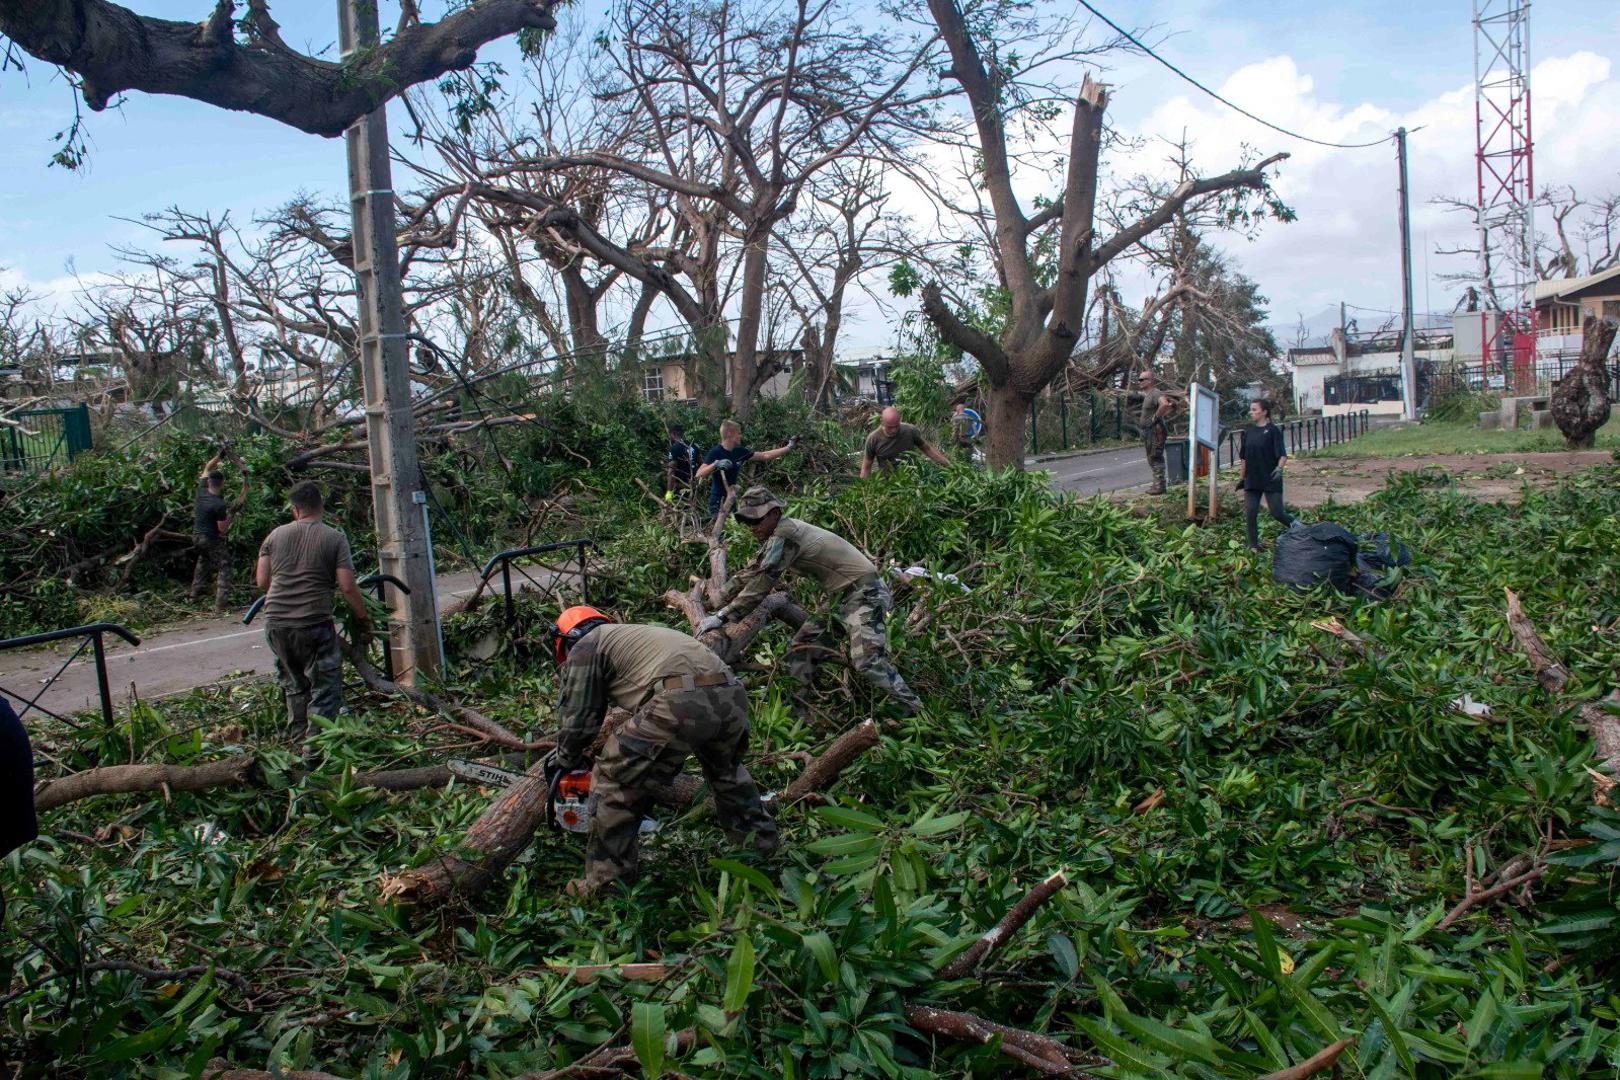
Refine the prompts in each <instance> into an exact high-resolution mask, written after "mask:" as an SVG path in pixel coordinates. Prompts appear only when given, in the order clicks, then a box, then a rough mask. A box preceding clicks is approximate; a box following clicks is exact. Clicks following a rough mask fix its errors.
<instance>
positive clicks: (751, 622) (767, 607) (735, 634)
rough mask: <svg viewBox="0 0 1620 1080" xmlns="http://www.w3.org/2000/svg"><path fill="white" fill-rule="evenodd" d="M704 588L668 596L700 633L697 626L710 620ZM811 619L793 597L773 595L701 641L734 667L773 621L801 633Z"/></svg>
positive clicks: (665, 596) (666, 600) (785, 594)
mask: <svg viewBox="0 0 1620 1080" xmlns="http://www.w3.org/2000/svg"><path fill="white" fill-rule="evenodd" d="M701 588H702V587H701V586H697V587H694V588H693V589H692V590H691V591H690V592H677V591H676V590H674V589H670V590H669V591H668V592H666V593H664V603H666V604H668V605H669V606H670V607H672V608H674V609H675V610H676V611H679V612H680V613H681V614H682V615H684V616H686V621H687V622H688V623H690V624H691V626H692V627H693V628H694V629H696V627H697V624H698V623H700V622H702V621H703V620H704V619H705V618H707V617H708V612H707V611H705V610H704V608H703V601H702V600H701V599H700V598H699V596H698V593H699V592H700V590H701ZM807 618H809V616H808V615H806V614H805V611H804V609H803V608H801V607H799V606H798V605H797V604H795V603H794V602H793V599H792V597H790V596H788V594H787V593H785V592H773V593H771V594H770V595H768V596H766V597H765V599H763V600H761V601H760V602H759V605H758V606H757V607H755V608H754V610H753V611H750V612H749V613H748V614H747V616H745V617H744V618H741V619H738V620H737V621H736V622H734V623H727V624H726V625H725V626H723V627H721V628H720V629H718V630H710V631H709V632H708V633H707V634H704V635H703V636H702V637H699V638H698V640H699V641H701V642H702V643H703V644H705V645H707V646H708V647H709V649H710V651H712V652H713V653H714V654H715V655H716V656H718V657H719V658H720V659H721V660H724V661H725V662H726V663H727V664H731V663H733V662H735V661H736V659H737V658H738V657H739V656H741V655H742V654H743V653H744V652H746V651H747V650H748V646H749V645H751V644H753V642H754V639H755V638H756V637H758V636H759V635H760V633H761V632H762V631H763V630H764V629H765V627H766V625H767V624H768V623H769V622H770V621H771V620H772V619H780V620H781V621H782V622H785V623H787V624H788V625H789V626H791V627H792V628H793V629H795V630H797V629H798V628H799V627H800V626H803V625H804V622H805V620H806V619H807Z"/></svg>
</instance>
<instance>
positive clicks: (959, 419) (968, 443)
mask: <svg viewBox="0 0 1620 1080" xmlns="http://www.w3.org/2000/svg"><path fill="white" fill-rule="evenodd" d="M983 433H984V421H983V420H982V419H980V417H979V414H978V412H977V411H976V410H974V409H970V408H968V407H967V406H966V405H963V404H962V403H961V402H957V403H956V405H955V407H954V408H952V409H951V445H952V447H953V448H954V449H955V450H956V455H957V457H959V458H961V459H962V460H963V461H966V462H969V463H972V461H973V444H974V443H976V442H978V440H979V436H980V435H981V434H983Z"/></svg>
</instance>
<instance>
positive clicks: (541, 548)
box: [478, 539, 596, 619]
mask: <svg viewBox="0 0 1620 1080" xmlns="http://www.w3.org/2000/svg"><path fill="white" fill-rule="evenodd" d="M595 546H596V541H594V540H590V539H580V540H558V541H556V542H555V543H551V544H537V545H535V546H533V547H521V548H510V549H508V550H506V551H498V552H496V553H495V554H494V555H492V556H490V559H489V562H487V563H485V564H484V569H483V571H482V572H481V573H480V574H479V575H478V584H479V585H480V586H482V585H483V584H484V583H485V582H487V581H489V576H490V575H491V574H493V573H494V572H495V567H496V566H497V565H498V566H500V568H501V588H502V591H503V592H504V593H505V596H506V604H505V607H506V617H507V618H508V619H510V618H511V617H512V615H513V613H514V610H515V609H514V607H513V604H512V560H513V559H522V558H527V557H528V556H530V555H544V554H546V553H547V552H549V551H560V550H562V549H563V548H574V549H575V550H576V551H577V553H578V557H579V594H580V597H581V599H584V600H587V601H588V600H589V599H590V573H589V571H588V570H587V568H586V565H585V549H586V548H589V547H595Z"/></svg>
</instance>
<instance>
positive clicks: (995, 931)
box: [939, 870, 1069, 982]
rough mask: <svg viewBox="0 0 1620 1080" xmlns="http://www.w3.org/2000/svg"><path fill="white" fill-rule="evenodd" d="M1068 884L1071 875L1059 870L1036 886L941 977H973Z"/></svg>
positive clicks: (952, 962)
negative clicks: (990, 957)
mask: <svg viewBox="0 0 1620 1080" xmlns="http://www.w3.org/2000/svg"><path fill="white" fill-rule="evenodd" d="M1068 883H1069V878H1068V875H1067V874H1065V873H1064V872H1063V871H1061V870H1059V871H1058V872H1057V873H1055V874H1053V875H1052V876H1051V877H1049V878H1047V879H1046V880H1045V881H1043V882H1041V883H1040V884H1039V885H1037V886H1035V887H1034V888H1033V889H1031V890H1030V891H1029V893H1028V894H1027V895H1026V896H1025V897H1024V898H1023V899H1022V900H1020V901H1018V903H1016V904H1014V905H1013V907H1012V910H1010V911H1008V912H1007V914H1005V915H1003V916H1002V917H1001V921H1000V922H998V923H996V925H995V926H993V927H991V928H990V929H989V930H987V931H985V932H984V933H983V934H982V935H980V937H979V940H977V941H975V942H974V943H973V944H972V945H969V946H968V947H967V949H965V950H964V951H963V952H962V954H961V955H960V956H958V957H957V958H956V959H954V960H952V961H951V962H950V963H948V964H946V965H945V966H944V967H942V968H940V969H939V977H940V978H941V979H944V980H945V981H947V982H949V981H950V980H952V979H960V978H963V977H965V976H967V975H971V974H972V973H973V972H974V971H975V970H976V969H977V968H978V967H979V965H980V964H982V963H983V962H984V961H985V959H986V958H987V957H989V955H990V954H991V953H992V952H994V951H995V949H996V948H997V947H998V946H999V945H1001V943H1002V942H1004V941H1006V940H1007V939H1008V938H1010V937H1012V936H1013V935H1014V934H1016V933H1018V931H1019V930H1020V929H1022V928H1023V925H1024V924H1025V923H1027V922H1029V920H1030V919H1031V918H1033V917H1034V915H1035V912H1036V911H1037V910H1038V909H1039V908H1040V906H1041V905H1042V904H1044V903H1046V902H1047V901H1048V900H1050V899H1051V898H1052V897H1053V896H1054V895H1056V893H1057V891H1058V890H1059V889H1061V888H1063V886H1065V885H1067V884H1068Z"/></svg>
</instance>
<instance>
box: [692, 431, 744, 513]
mask: <svg viewBox="0 0 1620 1080" xmlns="http://www.w3.org/2000/svg"><path fill="white" fill-rule="evenodd" d="M753 456H754V452H753V451H752V450H750V449H748V447H746V446H744V445H743V444H742V443H738V444H737V445H736V446H734V447H732V448H731V449H730V450H727V449H726V448H725V447H724V446H718V445H717V446H713V447H710V449H709V452H708V453H707V454H705V455H704V456H703V464H705V465H713V466H714V467H715V468H714V472H712V473H710V474H709V476H710V478H711V479H710V480H709V505H710V507H712V508H713V509H715V510H718V509H719V508H720V504H721V503H723V502H725V500H726V492H727V490H729V489H730V488H734V487H736V486H737V477H739V476H741V475H742V464H743V462H745V461H747V460H748V459H749V458H751V457H753Z"/></svg>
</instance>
